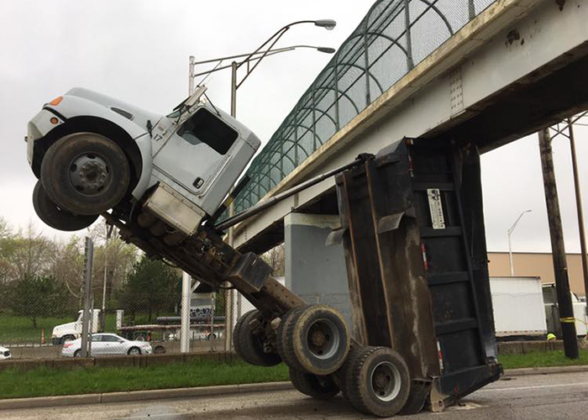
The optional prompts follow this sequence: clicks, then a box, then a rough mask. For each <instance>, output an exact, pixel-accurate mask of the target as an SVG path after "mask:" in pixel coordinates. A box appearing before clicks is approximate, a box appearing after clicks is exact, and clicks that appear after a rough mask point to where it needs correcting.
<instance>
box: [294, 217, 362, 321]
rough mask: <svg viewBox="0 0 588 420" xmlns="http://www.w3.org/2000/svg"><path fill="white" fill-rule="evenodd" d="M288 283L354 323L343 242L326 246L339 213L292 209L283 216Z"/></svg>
mask: <svg viewBox="0 0 588 420" xmlns="http://www.w3.org/2000/svg"><path fill="white" fill-rule="evenodd" d="M284 222H285V223H284V224H285V235H284V248H285V259H286V261H285V269H286V270H285V271H286V287H288V288H289V289H290V290H292V291H293V292H294V293H296V294H298V295H299V296H300V297H301V298H302V299H304V300H305V301H306V303H322V304H327V305H331V306H333V307H335V308H337V309H339V310H340V311H341V312H342V313H343V315H344V316H345V318H346V319H347V321H348V322H349V325H350V326H351V303H350V300H349V289H348V284H347V269H346V266H345V254H344V251H343V246H342V245H332V246H328V247H327V246H325V242H326V240H327V236H328V235H329V233H331V231H332V230H333V229H335V228H338V227H339V226H340V221H339V216H331V215H320V214H302V213H291V214H289V215H287V216H286V218H285V219H284Z"/></svg>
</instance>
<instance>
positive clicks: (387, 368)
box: [370, 362, 402, 402]
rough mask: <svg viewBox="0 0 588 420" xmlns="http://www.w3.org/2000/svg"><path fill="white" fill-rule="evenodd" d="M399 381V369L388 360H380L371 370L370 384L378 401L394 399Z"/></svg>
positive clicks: (398, 387) (398, 390)
mask: <svg viewBox="0 0 588 420" xmlns="http://www.w3.org/2000/svg"><path fill="white" fill-rule="evenodd" d="M401 382H402V378H401V376H400V371H399V370H398V368H397V367H396V366H394V365H393V364H392V363H390V362H381V363H379V364H378V365H376V367H375V368H374V369H373V370H372V375H371V380H370V385H371V388H372V392H373V394H374V395H375V396H376V398H377V399H379V400H380V401H384V402H389V401H392V400H394V399H395V398H396V397H397V396H398V394H399V393H400V386H401Z"/></svg>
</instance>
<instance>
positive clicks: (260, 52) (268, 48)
mask: <svg viewBox="0 0 588 420" xmlns="http://www.w3.org/2000/svg"><path fill="white" fill-rule="evenodd" d="M306 23H312V24H314V25H315V26H317V27H319V28H325V29H327V30H332V29H334V28H335V26H337V22H336V21H334V20H332V19H319V20H300V21H296V22H292V23H289V24H288V25H286V26H283V27H282V28H280V29H279V30H278V31H277V32H276V33H274V34H273V35H272V36H270V37H269V38H268V39H267V40H265V41H264V42H263V43H262V44H261V45H260V46H259V47H257V49H255V50H254V51H253V52H251V53H249V54H240V55H236V56H230V57H222V58H217V59H213V60H205V61H200V62H194V57H190V78H189V82H190V85H189V89H190V94H191V93H192V91H193V89H194V77H196V76H198V75H203V74H209V73H212V72H215V71H219V70H223V69H226V68H229V67H230V68H231V116H233V117H235V116H236V114H237V89H239V87H241V85H242V84H243V82H245V80H246V79H247V78H248V77H249V75H250V74H251V73H252V72H253V70H255V68H256V67H257V66H258V65H259V63H261V61H262V60H263V59H264V58H265V57H267V56H269V55H274V54H278V53H281V52H286V51H292V50H295V49H298V48H312V49H315V50H317V51H319V52H322V53H327V54H332V53H334V52H335V49H334V48H328V47H313V46H310V45H295V46H292V47H286V48H279V49H275V50H274V49H273V47H274V45H276V43H277V42H278V41H279V40H280V38H281V37H282V36H284V34H285V33H286V32H288V31H289V30H290V28H291V27H292V26H295V25H301V24H306ZM241 57H244V58H243V59H242V60H241V61H239V62H237V61H233V62H232V63H231V65H230V66H224V67H219V68H214V69H212V70H210V71H208V72H203V73H199V74H198V75H194V66H195V65H198V64H205V63H212V62H218V63H219V64H220V63H221V62H222V61H224V60H230V59H235V58H241ZM253 62H254V64H253V65H251V63H253ZM244 64H247V66H246V74H245V77H243V79H241V80H240V81H238V80H237V71H238V70H239V68H241V66H243V65H244Z"/></svg>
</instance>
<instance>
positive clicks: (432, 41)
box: [235, 0, 496, 211]
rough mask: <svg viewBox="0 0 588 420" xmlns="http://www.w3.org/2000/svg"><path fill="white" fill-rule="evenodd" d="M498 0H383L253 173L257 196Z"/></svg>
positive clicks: (250, 193) (250, 190)
mask: <svg viewBox="0 0 588 420" xmlns="http://www.w3.org/2000/svg"><path fill="white" fill-rule="evenodd" d="M495 1H496V0H378V1H376V3H375V4H374V5H373V6H372V7H371V9H370V10H369V12H368V13H367V15H366V16H365V18H364V19H363V20H362V21H361V23H360V24H359V26H358V27H357V29H355V31H354V32H353V33H352V34H351V36H350V37H349V38H347V40H346V41H345V42H344V43H343V44H342V45H341V47H340V48H339V51H338V52H337V53H336V54H335V56H334V57H333V59H332V60H331V61H330V62H329V64H328V65H327V66H326V67H325V69H324V70H323V71H322V72H321V73H320V74H319V75H318V77H317V78H316V80H315V81H314V82H313V83H312V84H311V86H310V87H309V88H308V90H307V91H306V92H305V93H304V94H303V95H302V97H301V98H300V100H299V101H298V103H297V104H296V106H295V107H294V109H293V110H292V111H291V112H290V114H289V115H288V116H287V117H286V119H285V120H284V121H283V122H282V124H281V125H280V127H279V128H278V130H277V131H276V132H275V133H274V135H273V136H272V137H271V139H270V140H269V142H268V143H267V145H266V146H265V147H264V149H263V150H262V151H261V152H260V153H259V155H258V156H257V157H256V158H255V159H254V161H253V163H252V165H251V167H250V168H249V170H248V171H247V175H248V176H249V177H250V178H251V181H250V182H249V184H248V185H247V186H246V187H245V189H244V190H243V191H242V192H241V193H240V194H239V196H238V197H237V199H236V201H235V206H236V210H237V211H242V210H245V209H247V208H249V207H251V206H252V205H254V204H256V203H257V202H258V201H259V200H260V199H261V198H262V197H263V196H264V195H265V194H267V193H268V192H269V191H270V190H271V189H272V188H273V187H274V186H276V185H277V184H278V183H279V182H280V181H281V180H282V179H284V178H285V177H286V176H287V175H288V174H289V173H291V172H292V171H293V170H294V169H295V168H296V167H297V166H298V165H300V164H301V163H302V162H303V161H304V160H305V159H307V158H308V157H309V156H310V155H311V154H312V153H313V152H314V151H316V150H317V149H318V148H319V147H320V146H321V145H323V144H324V143H325V142H326V141H327V140H329V139H330V138H331V137H332V136H333V135H334V134H335V133H337V132H338V131H339V130H340V129H341V128H343V127H344V126H345V125H346V124H347V123H349V122H350V121H351V120H352V119H353V118H354V117H355V116H357V115H358V114H359V113H360V112H361V111H362V110H364V109H365V108H366V107H367V106H368V105H369V104H370V103H372V102H373V101H374V100H375V99H377V98H378V97H379V96H380V95H382V94H383V93H384V92H385V91H387V90H388V89H389V88H390V87H392V86H393V85H394V84H395V83H396V82H397V81H398V80H400V79H401V78H402V77H403V76H404V75H406V74H407V73H408V72H409V71H411V70H412V69H413V68H414V67H415V66H416V65H418V64H419V63H420V62H421V61H423V60H424V59H425V58H426V57H427V56H428V55H430V54H431V53H432V52H433V51H435V50H436V49H437V48H438V47H439V46H440V45H441V44H443V43H444V42H445V41H446V40H448V39H449V38H450V37H452V36H453V35H454V34H455V33H456V32H457V31H458V30H459V29H461V28H462V27H463V26H465V25H466V24H467V23H468V22H469V21H470V20H472V19H473V18H474V17H476V16H477V15H478V14H479V13H480V12H481V11H483V10H484V9H486V8H487V7H488V6H489V5H491V4H492V3H494V2H495Z"/></svg>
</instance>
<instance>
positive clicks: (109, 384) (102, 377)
mask: <svg viewBox="0 0 588 420" xmlns="http://www.w3.org/2000/svg"><path fill="white" fill-rule="evenodd" d="M499 360H500V363H502V365H503V366H504V368H505V369H506V370H509V369H515V368H526V367H548V366H570V365H588V350H582V351H580V359H579V360H569V359H566V358H565V356H564V354H563V352H562V351H554V352H548V353H528V354H523V355H503V356H500V359H499ZM286 380H288V368H287V367H286V366H285V365H284V364H280V365H278V366H275V367H271V368H266V367H257V366H251V365H248V364H246V363H244V362H233V363H215V362H200V363H191V364H190V363H176V364H170V365H164V366H152V367H146V368H138V367H121V368H98V367H96V368H78V369H72V370H63V369H49V368H39V369H35V370H31V371H26V372H23V371H18V370H8V371H5V372H0V398H27V397H41V396H58V395H75V394H91V393H103V392H116V391H138V390H145V389H169V388H184V387H202V386H211V385H231V384H250V383H261V382H276V381H286Z"/></svg>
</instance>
